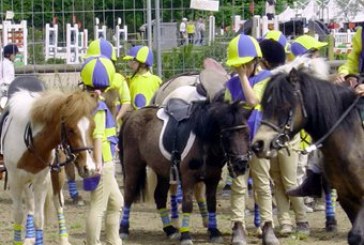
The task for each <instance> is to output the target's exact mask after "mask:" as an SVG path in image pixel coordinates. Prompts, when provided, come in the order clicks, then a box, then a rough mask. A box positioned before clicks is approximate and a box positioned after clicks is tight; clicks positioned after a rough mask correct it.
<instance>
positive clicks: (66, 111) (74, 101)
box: [60, 91, 97, 178]
mask: <svg viewBox="0 0 364 245" xmlns="http://www.w3.org/2000/svg"><path fill="white" fill-rule="evenodd" d="M96 106H97V100H96V97H94V96H93V95H92V94H90V93H86V92H81V91H78V92H74V93H72V94H70V95H68V96H67V99H66V103H65V104H64V105H63V106H62V107H61V110H60V115H61V122H62V125H61V127H62V129H61V139H62V141H63V142H62V144H63V145H65V147H66V149H67V150H66V152H67V153H69V154H74V155H75V156H76V158H75V165H76V167H77V170H78V173H79V175H80V176H81V177H83V178H84V177H88V176H91V175H93V174H94V171H95V163H94V160H93V157H92V154H91V153H92V147H91V146H92V137H91V136H92V132H93V129H94V121H93V119H92V118H91V116H92V114H93V112H94V110H95V108H96Z"/></svg>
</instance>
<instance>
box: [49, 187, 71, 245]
mask: <svg viewBox="0 0 364 245" xmlns="http://www.w3.org/2000/svg"><path fill="white" fill-rule="evenodd" d="M53 203H54V206H55V208H56V210H57V219H58V235H59V241H60V245H71V243H70V242H69V241H68V232H67V228H66V221H65V218H64V213H63V205H64V197H63V193H62V190H59V192H58V194H54V195H53Z"/></svg>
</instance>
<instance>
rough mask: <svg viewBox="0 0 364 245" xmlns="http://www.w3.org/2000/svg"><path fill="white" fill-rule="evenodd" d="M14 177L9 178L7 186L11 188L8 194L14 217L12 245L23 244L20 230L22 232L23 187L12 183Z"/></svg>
mask: <svg viewBox="0 0 364 245" xmlns="http://www.w3.org/2000/svg"><path fill="white" fill-rule="evenodd" d="M14 177H16V176H9V186H11V189H10V194H11V199H12V201H13V212H14V214H13V216H14V225H13V229H14V242H13V244H14V245H21V244H23V241H22V230H23V226H22V223H23V206H22V192H23V186H20V185H19V184H16V183H13V182H12V180H15V178H14Z"/></svg>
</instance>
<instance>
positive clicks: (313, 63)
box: [271, 55, 330, 80]
mask: <svg viewBox="0 0 364 245" xmlns="http://www.w3.org/2000/svg"><path fill="white" fill-rule="evenodd" d="M293 68H295V69H296V70H303V69H304V70H309V72H310V74H311V75H313V76H314V77H316V78H320V79H323V80H328V79H329V72H330V65H329V63H328V62H327V61H326V59H324V58H310V57H308V56H305V55H303V56H298V57H296V58H295V59H294V60H293V61H291V62H289V63H287V64H284V65H282V66H279V67H277V68H276V69H273V70H272V71H271V72H272V74H273V75H276V74H278V73H286V74H288V73H289V72H290V71H291V70H292V69H293Z"/></svg>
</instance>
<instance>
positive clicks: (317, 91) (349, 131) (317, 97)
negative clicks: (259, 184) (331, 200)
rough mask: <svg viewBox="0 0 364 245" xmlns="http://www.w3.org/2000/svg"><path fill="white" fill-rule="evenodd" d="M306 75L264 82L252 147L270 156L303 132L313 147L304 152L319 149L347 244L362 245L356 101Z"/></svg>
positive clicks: (363, 134)
mask: <svg viewBox="0 0 364 245" xmlns="http://www.w3.org/2000/svg"><path fill="white" fill-rule="evenodd" d="M311 74H312V72H311V71H310V72H307V71H305V70H296V69H293V70H292V71H290V73H289V74H286V73H281V74H278V75H276V76H275V77H273V78H272V80H271V81H270V82H269V83H268V85H267V87H266V90H265V93H264V96H263V99H262V108H263V120H262V125H261V126H260V128H259V130H258V132H257V134H256V136H255V138H254V141H253V146H252V148H253V150H254V151H255V152H256V154H257V155H258V156H259V157H267V158H269V157H274V156H275V154H276V152H277V150H279V149H281V148H282V147H285V145H286V143H287V142H288V141H289V140H290V139H291V138H292V137H293V136H294V135H295V134H296V133H297V132H299V131H300V130H301V129H304V130H305V131H306V132H308V133H309V134H310V135H311V137H312V139H313V140H314V142H315V144H314V145H313V146H314V147H310V148H309V150H315V149H316V148H317V147H321V151H322V153H323V155H324V161H323V166H322V168H323V173H324V174H325V176H326V178H327V180H328V181H329V183H330V185H331V186H332V187H333V188H335V189H336V190H337V194H338V200H339V202H340V204H341V207H342V208H343V209H344V211H345V213H346V214H347V216H348V218H349V220H350V222H351V223H352V228H351V230H350V232H349V234H348V242H349V244H350V245H363V244H364V201H363V200H364V179H363V176H364V154H363V145H364V130H363V124H362V118H361V116H360V111H358V104H359V103H358V101H359V97H358V96H357V95H356V94H355V93H354V92H353V91H352V90H351V89H349V88H347V87H342V86H338V85H335V84H332V83H330V82H328V81H326V80H322V79H319V78H316V77H314V76H312V75H311ZM360 104H362V103H360Z"/></svg>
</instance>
